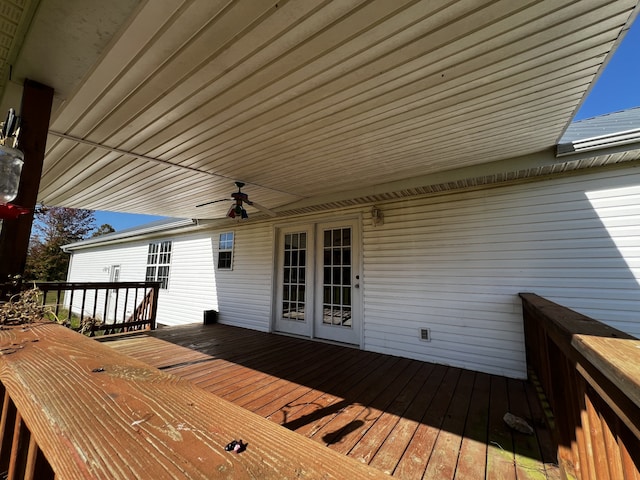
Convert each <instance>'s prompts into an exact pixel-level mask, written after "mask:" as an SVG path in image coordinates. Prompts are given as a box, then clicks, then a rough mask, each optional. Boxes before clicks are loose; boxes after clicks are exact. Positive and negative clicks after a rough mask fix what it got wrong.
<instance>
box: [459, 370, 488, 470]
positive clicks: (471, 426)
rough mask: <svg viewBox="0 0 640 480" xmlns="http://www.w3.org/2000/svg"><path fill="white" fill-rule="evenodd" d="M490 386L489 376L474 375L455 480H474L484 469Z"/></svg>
mask: <svg viewBox="0 0 640 480" xmlns="http://www.w3.org/2000/svg"><path fill="white" fill-rule="evenodd" d="M490 385H491V378H490V376H489V375H486V374H482V373H477V374H476V377H475V381H474V385H473V393H472V394H471V399H470V404H469V413H468V415H467V422H466V424H465V427H464V434H463V439H462V445H461V446H460V455H459V456H458V465H457V468H456V474H455V477H454V478H455V479H456V480H475V479H476V478H477V477H478V471H483V470H484V469H485V467H486V463H487V428H488V423H489V422H488V417H489V395H490Z"/></svg>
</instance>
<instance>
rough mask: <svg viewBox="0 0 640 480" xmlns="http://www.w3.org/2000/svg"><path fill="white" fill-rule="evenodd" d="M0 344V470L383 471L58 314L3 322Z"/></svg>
mask: <svg viewBox="0 0 640 480" xmlns="http://www.w3.org/2000/svg"><path fill="white" fill-rule="evenodd" d="M0 352H1V353H2V355H0V395H1V396H2V398H3V404H2V415H1V420H0V477H1V478H9V479H11V480H13V479H22V478H25V479H28V480H32V479H35V480H50V479H54V478H55V479H56V480H66V479H69V480H83V479H109V480H119V479H122V480H131V479H138V478H140V479H147V478H152V479H155V480H163V479H201V480H205V479H212V478H229V479H239V480H241V479H250V478H252V479H265V480H268V479H283V478H291V479H293V478H309V479H315V478H323V479H346V478H348V479H361V478H368V479H378V478H379V479H383V478H389V477H388V476H387V475H385V474H384V473H382V472H380V471H378V470H375V469H373V468H371V467H369V466H367V465H365V464H362V463H360V462H358V461H355V460H353V459H350V458H348V457H346V456H344V455H341V454H339V453H337V452H335V451H333V450H331V449H329V448H326V447H325V446H324V445H322V444H320V443H318V442H315V441H313V440H311V439H308V438H305V437H303V436H301V435H298V434H296V433H295V432H292V431H290V430H287V429H286V428H284V427H282V426H280V425H277V424H276V423H274V422H271V421H269V420H267V419H265V418H262V417H260V416H258V415H256V414H254V413H252V412H250V411H248V410H245V409H244V408H242V407H239V406H237V405H234V404H232V403H230V402H227V401H226V400H223V399H221V398H219V397H217V396H215V395H212V394H210V393H207V392H205V391H204V390H202V389H200V388H198V387H196V386H195V385H194V384H192V383H191V382H189V381H187V380H181V379H178V378H177V377H174V376H172V375H169V374H167V373H164V372H161V371H159V370H157V369H155V368H152V367H150V366H148V365H146V364H144V363H142V362H140V361H138V360H134V359H133V358H131V357H127V356H125V355H122V354H120V353H118V352H116V351H115V350H114V349H112V348H110V347H108V346H107V345H105V344H103V343H99V342H95V341H93V340H92V339H89V338H87V337H85V336H83V335H79V334H78V333H76V332H73V331H71V330H70V329H67V328H64V327H63V326H61V325H59V324H54V323H41V324H36V323H32V324H25V325H15V326H3V328H2V329H0ZM232 440H243V443H244V444H246V448H245V450H244V451H242V452H240V453H235V452H233V451H226V450H225V446H226V445H228V444H229V443H230V442H231V441H232Z"/></svg>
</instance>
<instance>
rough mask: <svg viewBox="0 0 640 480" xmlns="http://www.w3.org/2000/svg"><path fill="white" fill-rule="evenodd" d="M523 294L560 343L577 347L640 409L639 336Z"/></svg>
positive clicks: (526, 301) (567, 346)
mask: <svg viewBox="0 0 640 480" xmlns="http://www.w3.org/2000/svg"><path fill="white" fill-rule="evenodd" d="M520 297H521V298H522V299H523V301H524V302H525V308H527V304H529V305H530V306H531V307H532V308H535V310H536V314H537V315H536V318H537V319H538V320H539V321H542V322H544V328H545V329H546V330H547V331H548V332H549V335H550V336H552V338H553V339H554V341H555V342H556V343H557V344H559V345H560V346H562V345H564V346H565V347H566V348H569V347H571V348H573V349H575V351H576V352H577V353H578V354H579V355H580V356H582V357H583V358H585V359H586V360H588V361H589V362H590V363H591V364H592V365H593V366H594V367H595V368H596V369H597V370H599V371H600V372H602V373H603V374H604V376H605V377H606V378H608V379H609V380H610V381H611V382H612V383H613V384H614V385H615V386H616V387H618V388H619V389H620V391H622V392H623V393H624V394H625V395H627V396H628V398H629V399H630V400H632V401H633V403H635V405H636V406H638V407H639V408H640V340H639V339H637V338H636V337H634V336H632V335H629V334H627V333H625V332H623V331H621V330H618V329H616V328H614V327H611V326H609V325H605V324H604V323H602V322H599V321H597V320H594V319H592V318H589V317H587V316H585V315H582V314H580V313H578V312H575V311H573V310H570V309H568V308H565V307H563V306H561V305H558V304H556V303H553V302H551V301H549V300H547V299H545V298H542V297H539V296H538V295H535V294H533V293H521V294H520ZM565 353H566V354H568V355H570V353H567V352H565Z"/></svg>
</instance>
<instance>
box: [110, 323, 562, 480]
mask: <svg viewBox="0 0 640 480" xmlns="http://www.w3.org/2000/svg"><path fill="white" fill-rule="evenodd" d="M107 344H108V345H110V346H111V347H113V348H115V349H116V350H118V351H120V352H121V353H125V354H127V355H130V356H132V357H135V358H137V359H139V360H142V361H144V362H146V363H148V364H150V365H152V366H155V367H158V368H161V369H163V370H165V371H167V372H169V373H172V374H174V375H177V376H180V377H183V378H185V379H187V380H189V381H191V382H193V383H194V384H196V385H197V386H199V387H201V388H203V389H205V390H207V391H209V392H212V393H214V394H216V395H218V396H220V397H222V398H224V399H226V400H229V401H232V402H233V403H235V404H237V405H240V406H242V407H243V408H246V409H248V410H250V411H252V412H254V413H257V414H259V415H261V416H263V417H265V418H268V419H270V420H271V421H273V422H275V423H278V424H280V425H283V426H285V427H286V428H288V429H290V430H293V431H295V432H297V433H299V434H300V435H304V436H307V437H310V438H312V439H313V440H315V441H317V442H319V443H322V444H324V445H326V446H327V447H328V448H331V449H333V450H335V451H338V452H340V453H343V454H345V455H348V456H350V457H353V458H355V459H357V460H359V461H361V462H363V463H368V464H370V465H371V466H373V467H375V468H376V469H378V470H381V471H383V472H386V473H389V474H391V475H393V476H394V477H396V478H406V479H418V478H429V479H456V480H464V479H477V478H487V479H489V478H506V479H509V478H512V479H516V478H517V479H519V480H521V479H528V478H536V479H537V478H549V479H552V480H555V479H557V478H559V473H558V470H557V466H556V465H554V463H555V460H554V459H553V452H554V448H553V445H552V442H551V438H552V437H551V435H550V432H549V431H548V430H547V429H546V427H545V426H544V422H543V421H542V415H543V411H542V409H541V407H540V405H539V403H538V398H537V396H536V392H535V388H534V387H533V386H532V385H530V384H528V383H527V382H524V381H519V380H513V379H506V378H503V377H499V376H495V375H488V374H483V373H476V372H472V371H469V370H462V369H459V368H454V367H446V366H443V365H434V364H430V363H425V362H419V361H416V360H410V359H405V358H400V357H394V356H390V355H382V354H377V353H372V352H363V351H360V350H357V349H354V348H348V347H343V346H337V345H331V344H325V343H319V342H312V341H309V340H303V339H296V338H291V337H287V336H283V335H273V334H267V333H262V332H256V331H252V330H246V329H241V328H236V327H230V326H225V325H220V324H215V325H207V326H204V325H189V326H184V327H169V328H161V329H159V330H156V331H154V332H151V333H150V334H148V335H143V336H137V337H132V338H120V339H117V340H114V341H110V342H107ZM508 411H511V412H512V413H514V414H516V415H519V416H522V417H523V418H526V419H528V420H529V421H530V423H531V424H532V425H534V427H535V430H536V435H534V436H527V435H524V434H521V433H518V432H513V431H511V430H510V429H509V428H508V427H507V426H506V424H505V423H504V421H503V420H502V417H503V416H504V414H505V413H506V412H508Z"/></svg>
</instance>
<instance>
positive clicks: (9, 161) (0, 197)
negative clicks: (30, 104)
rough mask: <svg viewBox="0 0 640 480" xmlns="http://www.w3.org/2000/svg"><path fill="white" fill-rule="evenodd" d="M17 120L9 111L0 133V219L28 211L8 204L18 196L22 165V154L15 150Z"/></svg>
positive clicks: (11, 110) (13, 216)
mask: <svg viewBox="0 0 640 480" xmlns="http://www.w3.org/2000/svg"><path fill="white" fill-rule="evenodd" d="M18 120H19V118H18V117H16V112H15V110H14V109H13V108H12V109H10V110H9V113H8V114H7V119H6V120H5V122H4V123H3V124H2V131H1V133H0V219H10V218H18V216H19V215H22V214H24V213H27V212H28V211H29V210H28V209H26V208H22V207H18V206H17V205H12V204H11V203H9V202H11V201H12V200H13V199H15V198H16V196H17V195H18V187H19V186H20V174H21V173H22V165H23V164H24V154H23V153H22V152H21V151H20V150H18V149H17V148H16V147H17V146H18V135H19V133H18V128H17V126H18Z"/></svg>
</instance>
